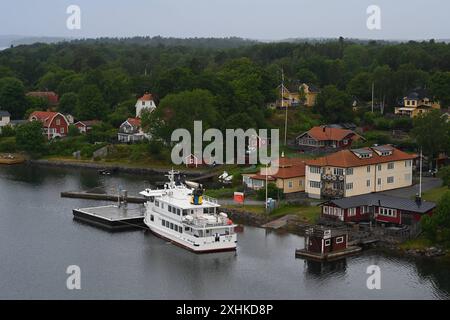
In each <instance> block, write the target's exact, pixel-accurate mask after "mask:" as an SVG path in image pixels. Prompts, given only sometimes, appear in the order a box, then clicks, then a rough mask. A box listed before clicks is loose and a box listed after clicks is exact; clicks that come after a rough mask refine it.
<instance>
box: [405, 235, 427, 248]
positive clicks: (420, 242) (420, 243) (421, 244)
mask: <svg viewBox="0 0 450 320" xmlns="http://www.w3.org/2000/svg"><path fill="white" fill-rule="evenodd" d="M431 245H432V243H431V241H430V240H428V239H425V238H423V237H419V238H416V239H412V240H409V241H406V242H404V243H402V244H401V245H400V248H402V249H404V250H410V249H414V250H423V249H426V248H428V247H430V246H431Z"/></svg>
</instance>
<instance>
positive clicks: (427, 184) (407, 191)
mask: <svg viewBox="0 0 450 320" xmlns="http://www.w3.org/2000/svg"><path fill="white" fill-rule="evenodd" d="M441 185H442V180H441V179H439V178H422V192H426V191H428V190H431V189H434V188H438V187H440V186H441ZM380 193H381V194H385V195H389V196H393V197H400V198H409V199H411V198H413V197H414V196H415V195H416V194H417V193H419V184H415V185H413V186H411V187H407V188H401V189H395V190H388V191H383V192H380Z"/></svg>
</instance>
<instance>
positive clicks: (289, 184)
mask: <svg viewBox="0 0 450 320" xmlns="http://www.w3.org/2000/svg"><path fill="white" fill-rule="evenodd" d="M292 187H293V184H292V181H289V182H288V188H289V189H292Z"/></svg>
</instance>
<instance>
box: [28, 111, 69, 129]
mask: <svg viewBox="0 0 450 320" xmlns="http://www.w3.org/2000/svg"><path fill="white" fill-rule="evenodd" d="M57 114H60V113H59V112H51V111H34V112H33V113H32V114H30V117H29V118H28V119H29V120H32V118H35V119H36V120H39V121H41V122H42V125H43V126H44V127H48V126H49V125H50V123H51V121H52V120H53V118H54V117H55V116H56V115H57ZM64 119H65V118H64Z"/></svg>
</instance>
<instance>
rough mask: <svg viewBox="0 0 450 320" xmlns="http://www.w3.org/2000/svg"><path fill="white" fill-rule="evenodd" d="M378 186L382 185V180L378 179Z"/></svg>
mask: <svg viewBox="0 0 450 320" xmlns="http://www.w3.org/2000/svg"><path fill="white" fill-rule="evenodd" d="M378 185H379V186H380V185H381V178H378Z"/></svg>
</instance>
